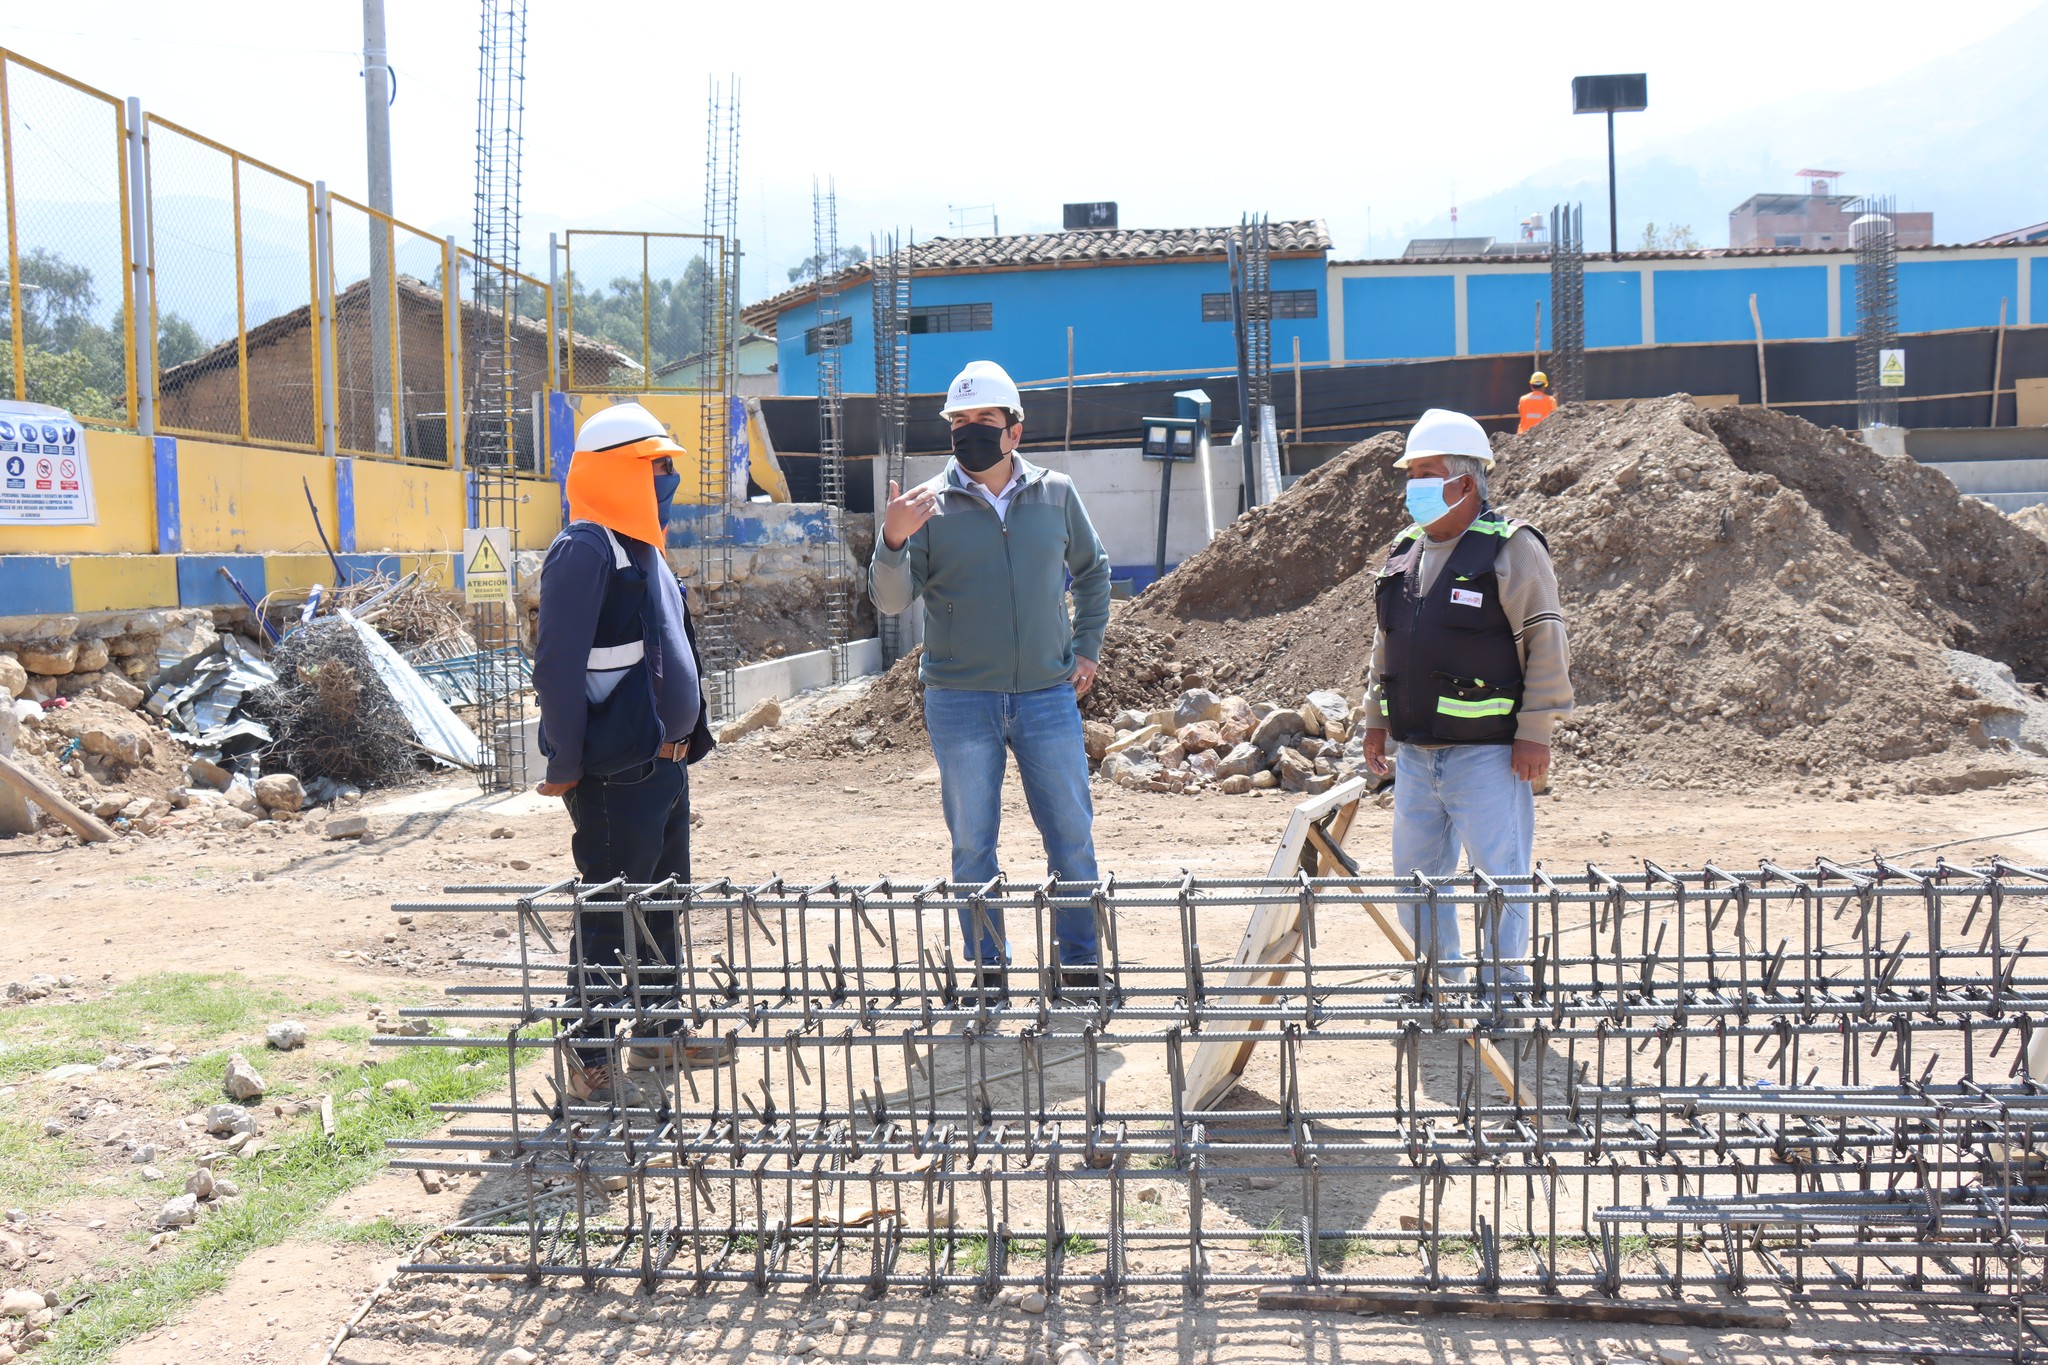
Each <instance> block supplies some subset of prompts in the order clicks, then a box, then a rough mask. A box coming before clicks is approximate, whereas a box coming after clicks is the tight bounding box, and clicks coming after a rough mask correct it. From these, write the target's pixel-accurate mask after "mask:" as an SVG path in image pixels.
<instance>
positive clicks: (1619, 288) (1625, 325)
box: [1586, 270, 1643, 346]
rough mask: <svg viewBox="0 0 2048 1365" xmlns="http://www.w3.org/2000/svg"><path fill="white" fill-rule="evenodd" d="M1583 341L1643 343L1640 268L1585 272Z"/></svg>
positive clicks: (1601, 344)
mask: <svg viewBox="0 0 2048 1365" xmlns="http://www.w3.org/2000/svg"><path fill="white" fill-rule="evenodd" d="M1586 344H1587V345H1588V346H1640V345H1642V344H1643V272H1642V271H1640V270H1588V271H1587V272H1586Z"/></svg>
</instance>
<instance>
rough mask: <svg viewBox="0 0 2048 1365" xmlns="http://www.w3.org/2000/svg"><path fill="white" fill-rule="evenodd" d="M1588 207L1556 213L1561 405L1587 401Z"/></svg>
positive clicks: (1555, 335)
mask: <svg viewBox="0 0 2048 1365" xmlns="http://www.w3.org/2000/svg"><path fill="white" fill-rule="evenodd" d="M1585 224H1586V211H1585V209H1584V207H1583V206H1581V205H1578V204H1559V205H1558V206H1556V207H1555V208H1553V209H1551V211H1550V369H1549V371H1548V374H1549V376H1550V391H1551V393H1552V394H1553V395H1555V396H1556V398H1557V401H1558V402H1560V403H1582V402H1584V401H1585V399H1586V246H1585V237H1584V232H1585Z"/></svg>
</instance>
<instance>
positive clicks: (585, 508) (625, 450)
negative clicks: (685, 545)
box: [567, 438, 675, 545]
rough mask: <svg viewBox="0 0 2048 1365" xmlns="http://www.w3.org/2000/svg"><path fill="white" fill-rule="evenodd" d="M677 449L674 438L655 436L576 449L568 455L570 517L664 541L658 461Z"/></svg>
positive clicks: (648, 540) (654, 542)
mask: <svg viewBox="0 0 2048 1365" xmlns="http://www.w3.org/2000/svg"><path fill="white" fill-rule="evenodd" d="M657 447H666V448H665V449H662V448H657ZM674 452H675V445H674V443H673V442H669V441H656V440H654V439H653V438H649V439H648V440H645V441H635V442H634V443H633V444H632V445H629V446H614V447H613V448H612V449H610V450H579V451H577V452H576V454H575V457H574V458H573V459H571V460H570V461H569V479H568V483H567V492H568V494H569V519H570V520H571V521H594V522H596V523H597V524H598V525H600V526H605V527H609V528H610V529H612V530H614V531H617V532H618V533H619V534H620V535H622V536H631V537H632V538H633V539H635V540H640V541H645V542H646V543H648V544H649V545H661V544H664V543H665V541H666V537H665V536H664V535H663V534H662V529H661V514H660V512H659V511H658V510H656V508H655V505H654V461H655V460H657V459H659V458H660V457H661V456H663V455H671V454H673V453H674Z"/></svg>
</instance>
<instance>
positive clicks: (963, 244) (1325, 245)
mask: <svg viewBox="0 0 2048 1365" xmlns="http://www.w3.org/2000/svg"><path fill="white" fill-rule="evenodd" d="M1236 231H1237V229H1236V228H1232V227H1200V228H1107V229H1104V228H1088V229H1082V230H1079V231H1074V232H1025V233H1017V234H1014V235H1011V236H1006V237H934V238H932V239H930V240H929V241H923V242H919V243H917V245H916V246H915V247H904V248H902V249H901V250H900V251H899V252H898V253H897V254H898V255H899V256H901V257H905V258H906V263H907V264H908V265H909V267H910V268H911V270H912V271H913V272H914V273H928V272H932V271H944V270H1005V269H1011V270H1014V269H1026V268H1029V267H1033V266H1059V265H1115V264H1122V263H1125V262H1135V261H1166V260H1185V259H1190V258H1202V257H1218V256H1221V255H1223V253H1224V248H1225V244H1226V243H1228V241H1229V240H1230V236H1231V234H1232V233H1234V232H1236ZM1266 231H1267V243H1268V245H1269V247H1270V248H1271V250H1272V251H1273V252H1274V253H1275V254H1276V255H1307V254H1310V253H1319V252H1325V251H1328V250H1329V249H1330V233H1329V229H1327V228H1325V227H1324V226H1323V224H1322V223H1321V222H1320V221H1319V220H1317V219H1312V218H1305V219H1300V220H1298V221H1294V222H1285V223H1268V224H1267V225H1266ZM913 251H914V252H915V255H914V256H912V255H911V253H912V252H913ZM871 273H872V272H871V270H870V268H869V267H868V266H867V265H865V264H862V265H857V266H854V267H853V268H852V269H850V270H843V271H841V272H840V273H839V285H840V287H841V288H842V289H844V288H848V287H851V286H853V285H856V284H859V283H861V282H863V281H865V280H866V279H867V278H868V277H869V275H870V274H871ZM817 291H818V286H817V283H816V282H815V281H806V282H805V283H803V284H800V285H797V286H796V287H795V288H793V289H785V290H783V291H782V292H781V293H780V294H776V295H774V296H773V297H772V298H766V299H763V300H761V301H760V302H759V303H750V304H748V305H747V306H746V307H745V308H743V309H741V310H740V316H741V317H742V318H744V319H745V320H746V321H747V322H748V323H750V324H752V325H754V326H757V327H760V326H772V325H773V324H774V321H775V318H776V317H777V315H778V314H780V313H782V312H783V311H784V310H785V309H787V308H789V307H790V306H791V305H793V304H795V303H797V302H799V301H801V300H803V299H806V298H809V297H811V296H812V295H814V294H816V293H817Z"/></svg>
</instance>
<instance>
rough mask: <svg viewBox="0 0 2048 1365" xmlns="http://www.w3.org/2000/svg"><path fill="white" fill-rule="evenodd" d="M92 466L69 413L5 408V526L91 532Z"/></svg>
mask: <svg viewBox="0 0 2048 1365" xmlns="http://www.w3.org/2000/svg"><path fill="white" fill-rule="evenodd" d="M97 520H98V518H97V516H96V515H95V513H94V511H93V502H92V465H91V463H90V462H89V461H88V460H87V459H86V456H85V433H84V432H83V431H81V430H80V429H79V426H78V423H77V422H76V421H75V420H73V419H72V417H71V415H70V414H69V413H67V412H62V411H59V410H57V409H54V408H52V409H48V410H46V411H44V412H40V413H37V412H23V411H20V410H19V409H18V407H16V408H15V409H14V410H10V409H8V408H0V526H91V525H92V524H93V523H94V522H95V521H97Z"/></svg>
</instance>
